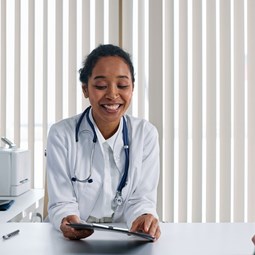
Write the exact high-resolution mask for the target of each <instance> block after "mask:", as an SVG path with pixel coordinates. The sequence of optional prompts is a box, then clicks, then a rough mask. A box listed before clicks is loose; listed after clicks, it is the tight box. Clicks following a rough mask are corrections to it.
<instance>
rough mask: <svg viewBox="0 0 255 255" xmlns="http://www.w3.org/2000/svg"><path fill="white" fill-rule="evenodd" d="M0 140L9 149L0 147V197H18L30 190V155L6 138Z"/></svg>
mask: <svg viewBox="0 0 255 255" xmlns="http://www.w3.org/2000/svg"><path fill="white" fill-rule="evenodd" d="M1 140H2V141H3V142H4V143H6V144H7V145H9V148H7V147H0V196H19V195H21V194H22V193H24V192H26V191H28V190H30V175H31V171H30V153H29V151H28V150H22V149H20V148H17V147H16V145H15V144H14V143H12V142H11V141H9V140H8V139H7V138H4V137H2V138H1Z"/></svg>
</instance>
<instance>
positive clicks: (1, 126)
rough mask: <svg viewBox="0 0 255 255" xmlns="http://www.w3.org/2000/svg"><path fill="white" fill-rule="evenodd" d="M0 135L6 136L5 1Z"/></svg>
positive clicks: (2, 33)
mask: <svg viewBox="0 0 255 255" xmlns="http://www.w3.org/2000/svg"><path fill="white" fill-rule="evenodd" d="M0 61H1V71H0V79H1V84H0V85H1V86H0V97H1V110H0V113H1V114H0V134H1V135H3V136H5V135H6V0H2V1H1V60H0Z"/></svg>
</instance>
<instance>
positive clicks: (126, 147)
mask: <svg viewBox="0 0 255 255" xmlns="http://www.w3.org/2000/svg"><path fill="white" fill-rule="evenodd" d="M90 109H91V106H89V107H88V108H86V109H85V111H84V112H83V113H82V114H81V116H80V118H79V120H78V122H77V124H76V128H75V141H76V143H78V141H79V129H80V126H81V122H82V120H83V118H84V117H85V116H86V119H87V121H88V123H89V125H90V127H91V129H92V131H93V148H92V152H91V156H90V172H89V176H88V177H87V178H86V179H82V180H81V179H78V178H77V177H76V176H75V175H74V177H72V178H71V180H72V181H73V182H76V181H77V182H81V183H86V182H87V183H92V182H93V179H92V178H91V175H92V162H93V158H94V151H95V144H96V142H97V135H96V131H95V127H94V125H93V123H92V121H91V120H90V118H89V111H90ZM122 137H123V143H124V146H123V147H124V152H125V168H124V174H123V176H122V178H121V181H120V183H119V185H118V188H117V191H116V195H115V197H114V199H113V201H112V206H113V207H114V208H116V207H117V206H119V205H122V203H123V198H122V189H123V188H124V187H125V185H126V181H127V176H128V168H129V145H128V129H127V123H126V120H125V118H124V116H123V129H122Z"/></svg>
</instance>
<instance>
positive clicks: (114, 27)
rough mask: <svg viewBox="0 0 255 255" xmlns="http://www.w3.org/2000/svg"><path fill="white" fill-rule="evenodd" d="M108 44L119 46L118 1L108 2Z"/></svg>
mask: <svg viewBox="0 0 255 255" xmlns="http://www.w3.org/2000/svg"><path fill="white" fill-rule="evenodd" d="M108 9H109V21H108V23H109V43H112V44H115V45H119V33H118V32H119V0H111V1H109V8H108Z"/></svg>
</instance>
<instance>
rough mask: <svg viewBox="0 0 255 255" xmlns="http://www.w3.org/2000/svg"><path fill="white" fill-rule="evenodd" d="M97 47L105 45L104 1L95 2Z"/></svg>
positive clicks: (96, 0) (97, 0)
mask: <svg viewBox="0 0 255 255" xmlns="http://www.w3.org/2000/svg"><path fill="white" fill-rule="evenodd" d="M94 17H95V47H97V46H98V45H99V44H102V43H104V40H105V37H104V0H95V16H94Z"/></svg>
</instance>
